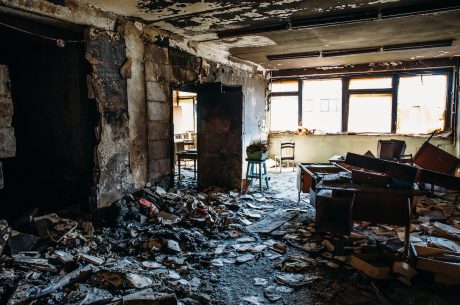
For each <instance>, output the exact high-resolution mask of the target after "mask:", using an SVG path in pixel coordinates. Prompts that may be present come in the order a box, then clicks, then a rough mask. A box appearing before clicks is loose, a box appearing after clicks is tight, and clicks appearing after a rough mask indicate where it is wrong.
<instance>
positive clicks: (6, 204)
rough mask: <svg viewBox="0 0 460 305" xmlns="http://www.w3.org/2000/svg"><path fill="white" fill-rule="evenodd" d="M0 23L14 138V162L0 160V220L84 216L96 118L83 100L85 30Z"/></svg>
mask: <svg viewBox="0 0 460 305" xmlns="http://www.w3.org/2000/svg"><path fill="white" fill-rule="evenodd" d="M1 18H2V22H4V23H5V24H8V25H9V26H8V27H6V26H0V39H1V40H2V47H1V48H0V64H2V65H6V66H8V70H9V74H10V81H11V96H12V100H13V103H14V114H13V121H12V125H13V127H14V130H15V136H16V155H15V156H14V157H12V158H8V159H2V160H1V161H2V163H3V174H4V189H2V190H0V202H1V203H2V214H3V215H4V216H3V215H2V217H6V218H7V219H10V220H14V219H15V218H17V216H19V215H21V214H23V213H28V214H29V215H30V213H31V211H32V210H33V211H34V213H35V214H37V213H39V214H44V213H48V212H55V211H60V210H65V209H67V208H69V207H71V206H72V207H73V206H74V207H77V208H78V209H75V210H79V211H81V210H82V209H88V206H89V204H88V201H89V198H90V196H91V189H92V186H93V185H94V182H93V176H94V175H93V167H94V147H95V144H96V139H95V131H94V127H95V125H96V122H97V120H98V115H97V107H96V101H95V100H92V99H89V98H88V90H87V83H86V75H87V74H88V73H89V71H90V70H89V65H88V63H87V62H86V60H85V44H84V34H83V29H76V28H74V27H75V26H74V25H70V28H61V27H58V26H56V25H54V24H53V25H49V24H47V23H42V22H36V21H31V20H29V19H25V18H18V17H16V16H12V15H1ZM18 29H21V30H23V31H21V30H18ZM43 37H48V38H52V39H46V38H43ZM55 39H62V41H63V42H64V43H61V44H59V43H57V42H56V40H55Z"/></svg>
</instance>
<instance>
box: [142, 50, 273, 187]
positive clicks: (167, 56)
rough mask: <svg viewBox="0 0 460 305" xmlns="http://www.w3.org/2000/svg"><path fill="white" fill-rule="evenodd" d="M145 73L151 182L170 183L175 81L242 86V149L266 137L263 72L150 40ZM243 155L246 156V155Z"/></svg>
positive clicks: (179, 82) (264, 81) (177, 82)
mask: <svg viewBox="0 0 460 305" xmlns="http://www.w3.org/2000/svg"><path fill="white" fill-rule="evenodd" d="M145 75H146V76H145V78H146V88H147V89H146V90H147V109H148V111H147V112H148V115H147V117H148V137H149V159H150V162H149V172H150V181H151V182H160V183H167V182H168V181H169V182H170V181H171V179H172V176H171V175H172V173H173V166H172V159H171V158H172V132H173V131H172V129H171V124H172V105H171V103H172V98H171V96H170V88H171V86H172V85H177V84H184V83H186V84H197V85H199V84H203V83H213V82H220V83H222V84H223V85H229V86H242V91H243V103H244V106H243V139H242V141H243V149H244V148H245V147H246V146H247V144H248V143H249V142H250V141H251V140H253V139H260V138H266V133H265V130H264V120H265V92H266V90H265V89H266V79H265V77H264V76H263V75H262V74H259V73H257V72H255V73H253V72H248V71H245V70H241V69H236V68H233V67H229V66H226V65H221V64H217V63H214V62H209V61H205V60H202V59H201V58H200V57H197V56H194V55H191V54H188V53H185V52H182V51H180V50H177V49H174V48H168V47H160V46H158V45H155V44H152V43H147V45H146V52H145ZM198 102H199V101H198ZM241 158H242V160H243V159H244V156H241ZM242 164H243V168H242V169H241V172H243V169H244V168H245V164H244V163H242ZM243 175H244V172H243Z"/></svg>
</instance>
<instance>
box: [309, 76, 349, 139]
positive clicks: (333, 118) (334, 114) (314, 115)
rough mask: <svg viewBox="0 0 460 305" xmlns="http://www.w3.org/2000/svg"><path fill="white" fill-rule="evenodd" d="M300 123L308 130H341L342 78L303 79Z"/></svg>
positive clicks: (333, 131)
mask: <svg viewBox="0 0 460 305" xmlns="http://www.w3.org/2000/svg"><path fill="white" fill-rule="evenodd" d="M302 97H303V101H302V125H303V127H305V128H307V129H309V130H319V131H322V132H329V133H337V132H340V131H342V80H340V79H323V80H305V81H304V82H303V91H302Z"/></svg>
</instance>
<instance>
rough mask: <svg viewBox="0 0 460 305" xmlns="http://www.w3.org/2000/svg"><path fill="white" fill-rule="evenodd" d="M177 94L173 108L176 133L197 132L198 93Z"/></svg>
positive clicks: (179, 92) (180, 92)
mask: <svg viewBox="0 0 460 305" xmlns="http://www.w3.org/2000/svg"><path fill="white" fill-rule="evenodd" d="M176 92H177V96H176V97H175V105H174V107H173V120H174V133H175V134H178V133H186V132H190V131H196V93H190V92H182V91H176Z"/></svg>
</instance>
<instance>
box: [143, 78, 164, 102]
mask: <svg viewBox="0 0 460 305" xmlns="http://www.w3.org/2000/svg"><path fill="white" fill-rule="evenodd" d="M147 100H149V101H160V102H166V95H165V91H164V89H163V86H162V85H161V84H160V83H158V82H147Z"/></svg>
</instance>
